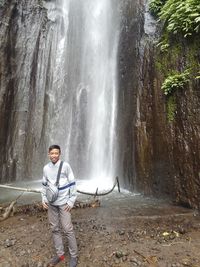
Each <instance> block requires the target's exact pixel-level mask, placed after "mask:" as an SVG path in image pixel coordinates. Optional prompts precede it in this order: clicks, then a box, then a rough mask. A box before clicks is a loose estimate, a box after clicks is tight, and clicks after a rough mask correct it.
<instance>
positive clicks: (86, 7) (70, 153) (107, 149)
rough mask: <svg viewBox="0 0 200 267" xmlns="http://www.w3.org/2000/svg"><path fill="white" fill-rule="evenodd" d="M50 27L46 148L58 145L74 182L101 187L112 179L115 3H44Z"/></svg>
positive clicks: (74, 0)
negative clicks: (50, 57) (94, 183)
mask: <svg viewBox="0 0 200 267" xmlns="http://www.w3.org/2000/svg"><path fill="white" fill-rule="evenodd" d="M47 5H48V10H49V11H48V16H49V19H50V20H51V21H52V25H53V24H56V27H55V25H54V29H55V28H56V31H55V30H54V33H53V35H52V64H51V71H52V73H51V75H52V78H51V86H50V87H49V91H48V94H49V99H50V100H49V101H50V108H49V113H50V114H49V116H50V121H51V123H50V125H49V137H50V142H49V143H50V144H52V143H59V144H60V145H61V146H62V150H63V153H64V158H65V159H66V160H68V161H69V162H70V164H71V165H72V167H73V169H74V172H75V174H76V176H78V178H79V179H93V181H94V179H95V181H96V180H97V181H99V182H101V183H102V184H103V185H104V186H107V185H110V184H111V183H112V181H113V178H114V177H115V175H116V173H115V168H116V157H117V144H116V131H115V130H116V116H117V109H116V105H117V95H118V89H117V77H116V73H117V50H118V37H119V24H120V21H119V17H120V16H119V14H118V12H119V6H118V5H119V4H118V3H116V1H115V0H101V1H99V0H81V1H80V0H62V1H61V0H60V1H56V2H54V3H53V4H52V3H48V4H47Z"/></svg>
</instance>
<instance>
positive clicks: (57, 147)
mask: <svg viewBox="0 0 200 267" xmlns="http://www.w3.org/2000/svg"><path fill="white" fill-rule="evenodd" d="M53 149H58V150H59V151H60V153H61V149H60V146H59V145H51V146H50V147H49V152H50V151H51V150H53Z"/></svg>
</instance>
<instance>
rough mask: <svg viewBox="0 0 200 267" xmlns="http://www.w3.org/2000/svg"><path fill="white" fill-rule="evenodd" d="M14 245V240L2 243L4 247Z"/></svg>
mask: <svg viewBox="0 0 200 267" xmlns="http://www.w3.org/2000/svg"><path fill="white" fill-rule="evenodd" d="M15 243H16V239H6V240H5V242H4V246H5V247H12V246H14V245H15Z"/></svg>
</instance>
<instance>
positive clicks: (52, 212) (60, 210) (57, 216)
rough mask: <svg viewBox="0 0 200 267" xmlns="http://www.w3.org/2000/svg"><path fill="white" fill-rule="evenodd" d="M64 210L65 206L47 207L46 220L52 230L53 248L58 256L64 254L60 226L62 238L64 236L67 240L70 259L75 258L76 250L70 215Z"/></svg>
mask: <svg viewBox="0 0 200 267" xmlns="http://www.w3.org/2000/svg"><path fill="white" fill-rule="evenodd" d="M64 208H65V205H63V206H53V205H49V208H48V218H49V223H50V226H51V230H52V235H53V242H54V246H55V249H56V253H57V255H58V256H61V255H64V254H65V252H64V246H63V241H62V233H61V226H62V229H63V232H64V236H66V237H67V240H68V247H69V254H70V256H71V257H77V254H78V249H77V243H76V237H75V234H74V230H73V225H72V221H71V213H70V212H68V211H65V210H64Z"/></svg>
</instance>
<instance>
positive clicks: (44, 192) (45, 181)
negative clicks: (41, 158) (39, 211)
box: [41, 169, 48, 203]
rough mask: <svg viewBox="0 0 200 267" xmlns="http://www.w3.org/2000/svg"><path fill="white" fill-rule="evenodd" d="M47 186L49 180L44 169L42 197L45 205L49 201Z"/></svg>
mask: <svg viewBox="0 0 200 267" xmlns="http://www.w3.org/2000/svg"><path fill="white" fill-rule="evenodd" d="M46 184H47V180H46V177H45V171H44V169H43V177H42V191H41V195H42V202H43V203H48V200H47V198H46Z"/></svg>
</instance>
